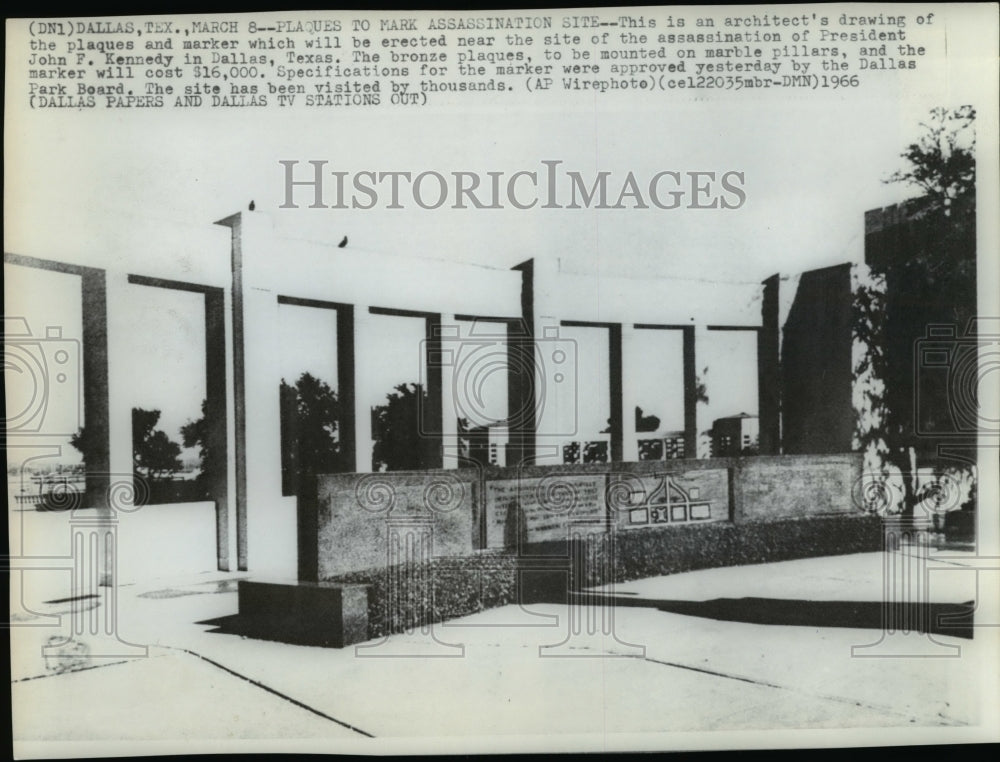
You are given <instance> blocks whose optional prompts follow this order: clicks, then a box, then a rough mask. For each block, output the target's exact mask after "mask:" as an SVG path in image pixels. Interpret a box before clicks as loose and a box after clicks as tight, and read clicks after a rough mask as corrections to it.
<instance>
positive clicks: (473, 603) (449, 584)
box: [332, 552, 518, 638]
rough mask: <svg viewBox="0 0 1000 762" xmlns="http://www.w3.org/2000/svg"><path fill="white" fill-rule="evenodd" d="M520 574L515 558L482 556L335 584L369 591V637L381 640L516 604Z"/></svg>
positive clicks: (371, 572)
mask: <svg viewBox="0 0 1000 762" xmlns="http://www.w3.org/2000/svg"><path fill="white" fill-rule="evenodd" d="M517 570H518V558H517V556H516V555H514V554H512V553H506V552H482V553H476V554H474V555H471V556H465V557H452V558H435V559H432V560H430V561H427V562H425V563H422V564H401V565H395V566H389V567H383V568H380V569H368V570H365V571H357V572H351V573H348V574H342V575H338V576H337V577H335V578H334V579H333V580H332V581H334V582H338V583H356V584H357V583H360V584H364V585H367V586H368V637H369V638H377V637H381V636H382V635H388V634H390V633H394V632H402V631H404V630H407V629H411V628H414V627H418V626H420V625H421V624H426V623H429V622H443V621H445V620H446V619H454V618H455V617H460V616H467V615H469V614H475V613H477V612H479V611H484V610H486V609H491V608H496V607H497V606H506V605H507V604H509V603H516V602H517V601H518V589H517V583H518V571H517Z"/></svg>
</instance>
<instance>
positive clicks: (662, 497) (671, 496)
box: [608, 463, 730, 530]
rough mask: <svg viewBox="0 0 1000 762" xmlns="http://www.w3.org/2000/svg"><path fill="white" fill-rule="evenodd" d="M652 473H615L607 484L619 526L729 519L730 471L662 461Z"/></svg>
mask: <svg viewBox="0 0 1000 762" xmlns="http://www.w3.org/2000/svg"><path fill="white" fill-rule="evenodd" d="M661 465H662V467H661V470H660V471H658V472H653V473H619V474H615V475H614V476H613V477H612V479H611V482H610V484H609V486H608V504H609V508H610V511H611V520H612V521H613V522H614V524H615V525H616V526H617V528H618V529H622V530H632V529H645V528H650V527H658V526H682V525H684V524H689V523H701V522H705V521H728V520H729V502H730V501H729V471H728V470H727V469H725V468H711V469H709V468H701V469H684V470H682V469H680V468H677V467H673V468H672V467H671V465H670V464H669V463H663V464H661Z"/></svg>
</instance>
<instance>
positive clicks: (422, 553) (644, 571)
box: [319, 455, 882, 637]
mask: <svg viewBox="0 0 1000 762" xmlns="http://www.w3.org/2000/svg"><path fill="white" fill-rule="evenodd" d="M860 468H861V464H860V457H859V456H855V455H836V456H804V457H766V458H739V459H713V460H702V461H673V462H643V463H625V464H614V465H613V466H610V467H609V466H608V465H596V464H595V465H587V466H579V465H577V466H554V467H530V468H523V469H485V470H484V471H481V472H480V471H474V470H462V471H448V472H442V471H434V472H426V473H416V472H411V473H384V474H342V475H337V476H331V477H320V483H319V495H320V500H319V517H320V523H321V525H320V529H319V536H320V543H319V545H320V552H321V557H320V559H319V568H320V570H321V575H322V576H321V578H322V579H324V580H327V581H330V582H336V583H357V584H363V585H366V586H367V590H368V622H369V625H368V627H369V631H368V634H369V637H378V636H381V635H384V634H387V633H391V632H400V631H403V630H406V629H409V628H413V627H416V626H419V625H421V624H426V623H429V622H439V621H443V620H446V619H451V618H455V617H459V616H465V615H468V614H472V613H476V612H478V611H482V610H484V609H488V608H493V607H496V606H502V605H506V604H510V603H517V602H522V603H530V602H533V601H540V600H544V601H552V602H558V601H565V600H566V599H567V594H568V591H569V590H572V589H578V588H580V587H585V586H592V585H601V584H606V583H609V582H621V581H625V580H630V579H638V578H642V577H650V576H658V575H662V574H672V573H676V572H682V571H689V570H693V569H702V568H711V567H719V566H730V565H737V564H753V563H766V562H772V561H782V560H788V559H794V558H807V557H813V556H822V555H839V554H846V553H859V552H868V551H876V550H879V549H880V548H881V543H882V533H881V523H880V522H879V520H878V519H877V518H876V517H873V516H870V515H866V514H863V513H861V511H860V510H859V509H858V508H857V507H856V506H854V505H853V504H852V498H851V495H852V488H854V487H855V486H856V481H857V479H858V478H859V477H860ZM324 556H325V557H324Z"/></svg>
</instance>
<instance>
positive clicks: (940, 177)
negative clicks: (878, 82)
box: [853, 106, 976, 513]
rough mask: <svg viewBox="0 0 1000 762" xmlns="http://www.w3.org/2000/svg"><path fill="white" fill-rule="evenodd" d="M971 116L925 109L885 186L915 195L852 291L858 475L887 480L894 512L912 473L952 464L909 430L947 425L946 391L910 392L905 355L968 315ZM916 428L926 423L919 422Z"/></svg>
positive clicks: (908, 495)
mask: <svg viewBox="0 0 1000 762" xmlns="http://www.w3.org/2000/svg"><path fill="white" fill-rule="evenodd" d="M975 116H976V112H975V109H973V108H972V107H971V106H962V107H960V108H957V109H945V108H935V109H932V110H931V112H930V119H929V121H928V122H927V123H923V124H921V127H922V129H923V131H922V134H921V136H920V137H919V139H918V140H917V141H916V142H914V143H911V144H910V145H908V146H907V147H906V149H905V150H904V151H903V152H902V153H901V154H900V156H901V157H902V158H903V159H904V160H905V161H906V164H907V166H906V167H905V168H903V169H901V170H898V171H897V172H895V173H893V174H892V175H890V176H889V177H887V178H886V179H885V180H884V181H883V182H885V183H907V184H912V185H915V186H916V187H918V188H920V190H921V191H922V192H923V194H924V195H923V196H921V197H920V198H918V199H913V200H911V201H908V202H906V203H904V204H900V205H899V210H900V212H901V214H900V215H899V216H900V220H899V221H898V222H897V223H896V224H894V225H892V226H891V227H889V228H888V229H886V230H885V231H883V232H881V233H877V234H874V235H873V237H872V244H871V245H870V246H869V244H868V243H866V259H867V264H868V268H867V270H864V269H863V270H862V274H861V282H859V283H858V284H857V288H856V289H855V294H856V296H855V311H854V319H853V335H854V340H855V342H857V343H858V344H860V345H861V346H862V347H863V349H864V351H863V352H861V353H859V355H858V358H859V359H858V360H857V361H856V363H855V367H854V374H855V378H856V380H857V386H858V388H859V390H860V398H859V400H858V402H859V403H860V405H859V410H858V416H857V421H856V426H855V445H856V446H857V447H858V449H860V450H862V451H863V452H864V453H865V461H866V463H865V470H866V472H868V473H876V474H880V475H881V477H882V478H883V479H890V478H892V479H897V480H898V481H899V483H900V487H901V491H902V495H901V499H900V500H899V501H898V504H897V505H896V506H895V510H900V511H902V512H904V513H910V512H912V510H913V508H914V506H915V505H916V504H917V503H918V502H919V501H920V500H921V499H922V494H921V491H920V489H919V486H918V484H917V483H916V478H915V472H916V470H917V468H918V467H923V466H933V467H934V468H935V470H936V471H937V472H938V473H941V472H943V471H947V470H950V469H953V468H954V464H953V463H952V464H947V463H944V462H943V461H942V460H941V458H940V457H939V455H938V451H937V450H938V445H939V444H940V441H941V440H938V439H936V438H935V437H933V436H927V435H926V431H924V432H918V426H917V422H916V418H915V415H920V416H921V418H922V421H923V422H924V423H925V424H926V423H927V422H928V421H929V422H931V428H933V424H934V422H935V421H937V422H938V425H940V426H941V427H942V428H941V430H942V431H944V430H945V429H946V427H947V425H948V423H947V421H948V420H950V419H948V403H949V400H948V389H947V386H946V385H944V384H941V385H938V386H937V387H935V386H934V385H933V384H926V383H925V384H922V385H921V386H920V388H919V389H918V387H917V384H916V379H915V373H914V370H915V368H916V369H917V373H918V374H919V372H920V369H919V367H918V363H917V360H918V358H917V357H915V355H914V351H915V347H916V346H917V345H918V344H919V341H920V339H922V338H924V337H925V336H926V335H927V333H926V332H927V327H928V326H929V325H931V324H952V325H954V326H955V327H956V329H957V335H958V336H961V332H962V331H964V330H965V327H966V325H968V323H969V320H970V319H971V318H972V317H973V316H974V315H975V311H976V244H975V229H976V209H975V188H976V181H975V179H976V173H975V168H976V167H975V133H974V129H973V122H974V120H975ZM925 428H926V426H925Z"/></svg>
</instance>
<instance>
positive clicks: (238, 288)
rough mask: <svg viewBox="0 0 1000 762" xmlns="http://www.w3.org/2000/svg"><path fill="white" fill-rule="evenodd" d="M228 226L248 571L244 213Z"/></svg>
mask: <svg viewBox="0 0 1000 762" xmlns="http://www.w3.org/2000/svg"><path fill="white" fill-rule="evenodd" d="M215 224H216V225H222V226H223V227H228V228H229V229H230V231H231V235H232V239H231V240H232V243H231V247H230V251H231V270H232V276H233V278H232V307H233V408H234V415H233V419H234V424H235V433H236V436H235V441H234V446H233V451H234V463H235V470H236V564H237V568H238V569H239V570H240V571H246V570H247V448H246V444H247V415H246V412H247V408H246V347H245V344H244V316H243V215H242V212H237V213H236V214H233V215H230V216H229V217H226V218H225V219H221V220H219V221H218V222H216V223H215Z"/></svg>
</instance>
